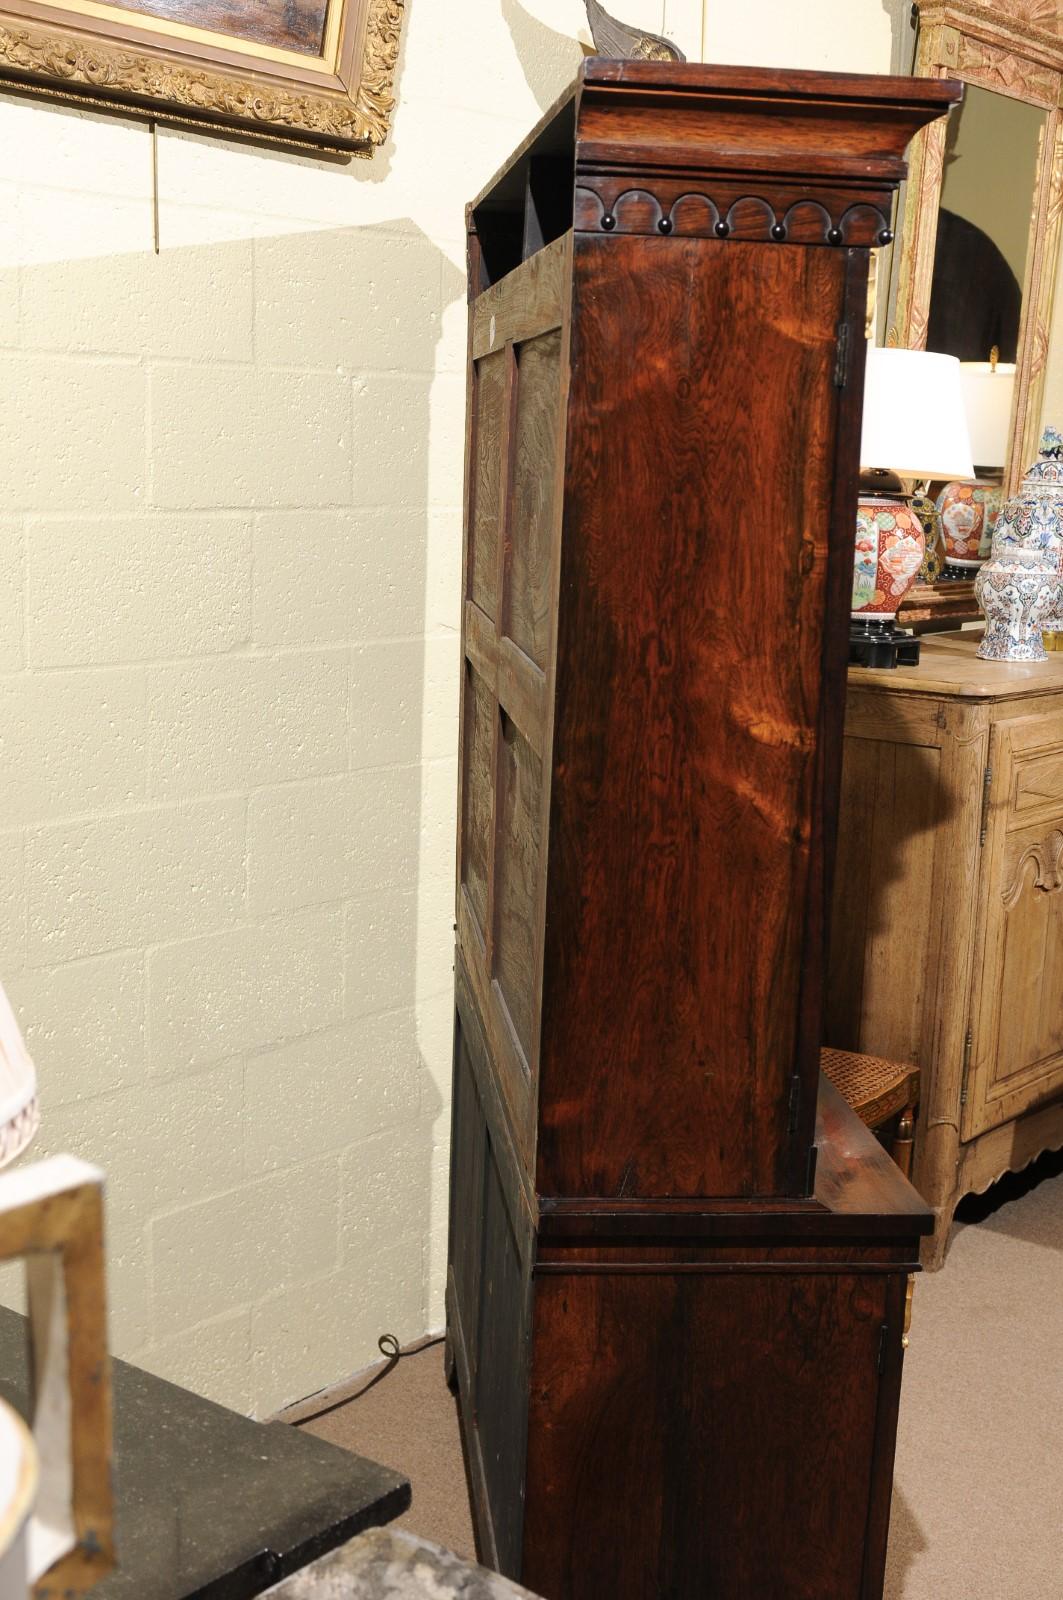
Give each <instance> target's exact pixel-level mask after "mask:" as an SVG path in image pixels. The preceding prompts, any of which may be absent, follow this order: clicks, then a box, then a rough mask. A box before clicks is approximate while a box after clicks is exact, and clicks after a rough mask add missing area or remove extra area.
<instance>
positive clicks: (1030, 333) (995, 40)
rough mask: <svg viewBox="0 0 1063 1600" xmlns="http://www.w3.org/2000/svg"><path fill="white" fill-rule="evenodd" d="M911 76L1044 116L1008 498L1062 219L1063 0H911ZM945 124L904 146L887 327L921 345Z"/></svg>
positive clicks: (1033, 405)
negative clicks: (968, 88)
mask: <svg viewBox="0 0 1063 1600" xmlns="http://www.w3.org/2000/svg"><path fill="white" fill-rule="evenodd" d="M914 9H915V10H916V11H917V12H918V14H919V42H918V46H917V51H916V58H915V66H914V69H913V72H914V75H915V76H916V77H921V78H962V79H963V80H964V82H966V83H969V84H973V85H977V86H978V87H980V88H983V89H989V90H992V91H993V92H994V93H995V94H1003V95H1009V96H1011V98H1012V99H1015V100H1023V101H1025V102H1026V103H1027V104H1028V105H1033V106H1037V107H1039V108H1041V109H1042V110H1043V111H1044V112H1045V122H1044V126H1043V129H1042V133H1041V145H1040V152H1039V155H1038V166H1037V173H1036V178H1035V182H1034V190H1033V205H1032V210H1031V216H1030V243H1029V248H1028V250H1027V255H1026V274H1025V281H1024V283H1023V286H1022V291H1023V300H1022V320H1021V322H1020V325H1019V341H1018V349H1017V352H1016V381H1015V399H1014V409H1013V413H1012V429H1011V447H1010V452H1009V459H1008V463H1007V467H1006V469H1005V474H1004V486H1005V492H1006V493H1007V494H1012V493H1014V491H1015V489H1016V488H1017V486H1018V483H1019V480H1020V479H1021V477H1022V474H1023V472H1024V470H1025V467H1026V466H1028V465H1029V463H1030V462H1031V461H1033V460H1034V459H1035V458H1036V455H1037V445H1038V440H1039V437H1040V431H1041V403H1042V399H1043V394H1044V381H1045V367H1046V363H1047V358H1048V342H1049V335H1050V331H1051V327H1052V299H1053V293H1054V289H1055V281H1056V267H1057V261H1058V256H1059V243H1060V221H1061V216H1063V120H1061V116H1063V114H1061V110H1060V104H1061V101H1063V0H993V3H992V4H979V3H977V0H919V3H918V4H917V5H916V6H915V8H914ZM945 135H946V124H945V121H944V119H942V120H941V121H939V122H934V123H931V124H930V126H929V127H928V128H926V129H924V131H923V132H922V133H921V134H919V135H918V136H917V137H916V138H915V139H914V140H913V142H912V147H911V152H910V156H909V178H908V187H907V193H906V196H905V205H904V215H903V220H902V223H901V227H900V230H899V232H900V240H899V245H900V261H899V269H898V279H897V298H896V305H895V308H894V318H893V327H894V328H895V329H896V335H897V342H898V343H899V344H901V345H904V346H907V347H908V348H910V349H925V347H926V336H927V323H928V320H929V316H930V286H931V280H932V277H933V271H934V247H935V243H936V239H937V224H938V205H939V201H940V198H941V185H942V177H943V172H944V158H945Z"/></svg>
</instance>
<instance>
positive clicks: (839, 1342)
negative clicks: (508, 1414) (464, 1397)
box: [523, 1272, 899, 1600]
mask: <svg viewBox="0 0 1063 1600" xmlns="http://www.w3.org/2000/svg"><path fill="white" fill-rule="evenodd" d="M535 1315H536V1355H535V1363H534V1368H533V1372H532V1381H531V1411H530V1419H529V1445H530V1448H529V1463H528V1479H529V1487H528V1506H527V1532H526V1537H525V1543H526V1549H527V1552H528V1554H527V1559H526V1561H525V1563H524V1573H523V1578H524V1581H525V1582H527V1583H528V1584H529V1585H530V1586H531V1587H532V1588H533V1589H535V1590H536V1591H537V1592H541V1593H543V1594H547V1595H551V1594H554V1595H565V1596H566V1600H600V1597H601V1596H602V1595H604V1594H608V1595H610V1596H615V1597H616V1600H645V1597H646V1595H647V1594H654V1595H669V1596H673V1595H674V1596H684V1597H687V1596H689V1597H693V1596H708V1595H711V1596H713V1597H714V1600H715V1597H717V1596H719V1597H721V1600H723V1597H727V1600H731V1597H735V1600H737V1597H738V1596H751V1595H772V1594H778V1595H781V1594H785V1595H786V1597H787V1600H851V1597H854V1596H856V1595H858V1594H860V1592H861V1583H862V1578H863V1561H864V1542H863V1535H864V1526H865V1522H866V1517H867V1511H868V1509H869V1506H870V1500H871V1466H870V1463H871V1450H872V1444H873V1439H874V1433H875V1413H876V1400H877V1391H878V1382H879V1372H878V1366H879V1351H880V1346H881V1344H882V1338H883V1334H882V1330H883V1328H884V1327H885V1326H887V1324H886V1302H885V1281H884V1280H883V1279H882V1278H877V1277H861V1276H859V1275H849V1274H844V1273H841V1274H836V1275H832V1276H829V1277H824V1276H818V1277H812V1278H808V1277H802V1276H801V1275H800V1273H799V1272H791V1273H788V1274H786V1275H785V1276H771V1275H767V1274H764V1275H761V1274H756V1273H754V1274H751V1275H744V1276H740V1275H734V1276H732V1277H731V1278H729V1279H728V1281H727V1292H726V1294H725V1295H721V1294H720V1292H719V1280H717V1279H716V1278H714V1277H712V1276H706V1275H701V1274H697V1273H692V1274H687V1275H674V1276H669V1275H666V1274H653V1275H651V1274H643V1275H635V1276H624V1277H617V1276H615V1275H611V1274H608V1273H598V1274H591V1275H578V1274H575V1273H572V1274H568V1275H564V1276H561V1277H557V1278H544V1279H543V1280H542V1281H541V1282H540V1284H539V1287H538V1292H537V1295H536V1311H535ZM780 1327H785V1328H786V1329H787V1330H788V1337H787V1339H786V1340H785V1341H783V1342H780V1341H779V1339H778V1337H777V1330H778V1329H779V1328H780ZM588 1328H593V1329H594V1330H595V1339H594V1342H593V1345H591V1344H589V1343H588V1342H587V1340H586V1338H585V1330H586V1329H588ZM890 1336H891V1337H892V1338H893V1339H894V1340H895V1342H897V1343H899V1329H897V1330H890ZM695 1375H696V1377H695ZM825 1394H829V1395H830V1396H831V1403H830V1405H825V1404H824V1395H825ZM636 1408H638V1410H639V1411H641V1412H642V1414H643V1415H644V1416H646V1415H648V1416H650V1417H652V1419H653V1420H652V1424H651V1425H650V1426H642V1427H638V1428H634V1427H632V1425H631V1421H632V1414H633V1411H634V1410H635V1409H636ZM784 1418H785V1421H783V1420H782V1419H784ZM790 1430H793V1433H794V1434H799V1435H800V1438H801V1441H802V1444H801V1452H800V1455H799V1456H798V1455H795V1454H794V1453H793V1452H792V1450H791V1449H789V1448H787V1447H786V1445H784V1443H783V1438H784V1435H785V1437H786V1438H787V1439H789V1438H790V1437H792V1435H791V1432H790ZM589 1445H590V1447H588V1446H589ZM632 1484H641V1485H649V1484H654V1485H660V1486H661V1489H662V1491H663V1492H659V1493H657V1494H653V1495H649V1494H647V1495H644V1496H642V1498H641V1505H640V1511H639V1514H638V1515H637V1516H632V1515H631V1509H632V1499H631V1488H630V1486H631V1485H632ZM843 1506H845V1507H848V1508H852V1510H854V1511H857V1513H858V1511H859V1510H862V1511H863V1516H860V1515H859V1514H856V1515H853V1514H851V1512H849V1511H847V1512H846V1513H845V1514H843V1511H842V1508H843ZM768 1529H770V1530H771V1531H770V1536H768V1535H767V1530H768ZM810 1546H812V1547H814V1548H816V1549H817V1550H819V1551H822V1552H823V1556H822V1558H821V1559H820V1560H819V1561H817V1563H816V1564H815V1566H814V1568H813V1567H812V1566H811V1565H810V1563H809V1561H808V1558H807V1550H808V1549H809V1547H810ZM587 1547H590V1548H593V1549H594V1550H595V1551H596V1552H597V1553H598V1555H597V1560H596V1562H595V1565H594V1567H593V1569H590V1568H589V1567H588V1564H587V1561H586V1558H585V1554H584V1552H585V1550H586V1548H587ZM651 1574H652V1577H649V1575H651ZM648 1577H649V1582H647V1579H648Z"/></svg>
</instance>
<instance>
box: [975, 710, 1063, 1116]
mask: <svg viewBox="0 0 1063 1600" xmlns="http://www.w3.org/2000/svg"><path fill="white" fill-rule="evenodd" d="M990 759H991V761H992V762H993V764H994V779H993V790H994V791H995V797H994V798H995V799H996V804H995V806H994V807H993V809H992V812H991V814H990V815H989V816H988V817H987V841H986V847H987V850H988V851H990V852H991V854H990V855H989V858H988V862H987V873H986V883H985V905H984V929H983V932H982V939H981V976H980V982H979V985H978V993H977V996H976V1003H975V1007H974V1013H975V1014H974V1022H973V1029H974V1037H973V1039H972V1055H971V1071H970V1076H969V1082H968V1092H967V1098H966V1103H965V1106H964V1112H963V1119H962V1132H963V1135H964V1137H965V1138H968V1139H970V1138H972V1137H974V1136H976V1135H978V1134H980V1133H984V1132H986V1131H987V1130H988V1129H990V1128H992V1127H994V1126H997V1125H999V1124H1001V1123H1007V1122H1012V1121H1013V1120H1014V1119H1015V1118H1016V1117H1018V1116H1021V1115H1022V1114H1023V1113H1024V1112H1027V1111H1030V1110H1034V1109H1037V1108H1038V1107H1040V1106H1042V1105H1044V1104H1045V1103H1046V1102H1047V1101H1049V1100H1052V1099H1054V1098H1056V1097H1058V1096H1059V1095H1060V1093H1063V1011H1061V1007H1060V1003H1059V995H1060V992H1061V985H1063V793H1061V792H1060V791H1059V790H1058V789H1057V790H1056V791H1055V794H1054V795H1053V794H1052V791H1051V787H1050V785H1051V781H1052V775H1053V773H1055V772H1058V771H1059V770H1060V768H1061V766H1063V709H1057V710H1056V711H1055V713H1054V714H1050V715H1046V716H1041V717H1036V718H1035V717H1029V716H1020V717H1017V718H1014V719H1013V718H1007V717H1003V718H1001V719H1000V720H998V722H997V723H996V725H995V727H994V729H993V740H992V747H991V757H990Z"/></svg>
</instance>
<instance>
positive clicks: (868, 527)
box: [853, 495, 926, 622]
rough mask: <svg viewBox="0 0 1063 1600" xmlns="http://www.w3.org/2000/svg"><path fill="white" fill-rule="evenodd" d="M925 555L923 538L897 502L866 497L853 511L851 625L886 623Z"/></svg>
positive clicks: (910, 512) (910, 513)
mask: <svg viewBox="0 0 1063 1600" xmlns="http://www.w3.org/2000/svg"><path fill="white" fill-rule="evenodd" d="M925 554H926V534H925V533H924V531H923V524H922V523H921V522H920V521H919V518H918V517H917V516H916V514H915V512H914V511H913V510H911V508H910V507H909V506H906V505H905V504H904V502H903V501H901V500H890V499H887V498H885V497H880V496H878V495H868V496H865V497H864V498H863V499H861V500H860V502H859V504H858V506H857V508H856V563H855V567H854V570H853V620H854V621H859V622H865V621H866V622H892V621H893V620H894V618H895V617H896V615H897V607H898V606H899V605H900V603H901V601H902V600H903V599H904V597H905V595H906V594H907V593H908V590H909V589H910V588H911V587H912V584H913V583H914V582H915V579H916V574H917V573H918V571H919V568H920V567H921V566H922V564H923V557H924V555H925Z"/></svg>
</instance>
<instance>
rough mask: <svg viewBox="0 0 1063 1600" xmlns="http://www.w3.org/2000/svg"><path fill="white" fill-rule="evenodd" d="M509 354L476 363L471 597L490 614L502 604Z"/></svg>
mask: <svg viewBox="0 0 1063 1600" xmlns="http://www.w3.org/2000/svg"><path fill="white" fill-rule="evenodd" d="M510 359H511V358H510V355H509V352H508V351H507V350H505V349H503V350H496V351H495V352H494V354H493V355H488V356H484V357H483V359H482V360H481V361H478V362H477V364H476V384H475V391H474V394H475V398H474V406H475V410H474V418H475V420H474V423H473V441H474V443H473V452H474V465H473V486H472V508H471V514H470V523H471V544H472V562H471V569H470V572H469V589H468V593H469V597H470V599H472V600H474V601H475V603H476V604H477V605H478V606H479V608H480V610H481V611H483V612H485V613H486V614H487V616H489V617H492V618H493V617H494V616H495V615H496V614H497V613H496V606H497V602H498V594H497V589H498V585H497V581H496V577H495V569H496V567H497V564H498V550H499V541H500V539H501V531H500V525H501V520H502V506H503V496H504V492H505V491H504V485H503V473H504V469H505V428H506V403H507V396H508V379H509V363H510Z"/></svg>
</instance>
